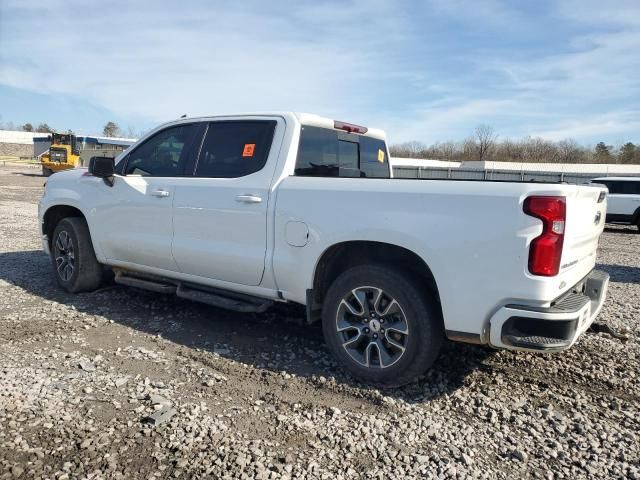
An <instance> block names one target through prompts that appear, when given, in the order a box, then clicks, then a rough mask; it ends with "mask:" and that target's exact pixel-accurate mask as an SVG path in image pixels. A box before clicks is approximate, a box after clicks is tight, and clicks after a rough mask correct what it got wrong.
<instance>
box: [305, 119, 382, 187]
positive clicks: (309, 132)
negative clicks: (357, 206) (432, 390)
mask: <svg viewBox="0 0 640 480" xmlns="http://www.w3.org/2000/svg"><path fill="white" fill-rule="evenodd" d="M295 175H296V176H300V177H343V178H389V177H390V171H389V158H388V154H387V145H386V143H385V142H384V140H380V139H378V138H374V137H370V136H367V135H359V134H355V133H347V132H343V131H340V130H335V129H329V128H322V127H315V126H305V125H303V126H302V129H301V131H300V145H299V147H298V158H297V161H296V168H295Z"/></svg>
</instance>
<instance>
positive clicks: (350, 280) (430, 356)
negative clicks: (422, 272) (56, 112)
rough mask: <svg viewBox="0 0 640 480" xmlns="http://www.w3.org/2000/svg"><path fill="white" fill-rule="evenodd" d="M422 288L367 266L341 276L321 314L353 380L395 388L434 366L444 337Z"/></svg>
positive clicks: (395, 274)
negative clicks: (354, 378)
mask: <svg viewBox="0 0 640 480" xmlns="http://www.w3.org/2000/svg"><path fill="white" fill-rule="evenodd" d="M417 285H419V283H418V282H415V281H413V279H412V278H411V277H409V276H407V275H405V274H403V273H401V272H399V271H396V270H395V269H393V268H391V267H386V266H376V265H364V266H358V267H353V268H351V269H349V270H347V271H345V272H344V273H342V274H341V275H340V276H339V277H338V278H337V279H336V280H335V281H334V282H333V284H332V285H331V287H330V288H329V291H328V292H327V295H326V296H325V300H324V303H323V309H322V328H323V332H324V337H325V340H326V342H327V344H328V345H329V348H330V349H331V351H332V353H333V354H334V356H335V357H336V358H337V359H338V361H339V362H340V363H341V364H342V365H344V366H345V367H346V368H347V369H348V370H349V371H350V372H351V373H352V374H353V375H354V376H356V377H357V378H359V379H361V380H363V381H365V382H367V383H372V384H375V385H379V386H386V387H394V386H400V385H403V384H405V383H408V382H410V381H411V380H413V379H415V378H416V377H418V376H419V375H421V374H423V373H424V372H425V371H426V370H427V369H428V368H429V367H430V366H431V365H432V364H433V362H434V361H435V359H436V357H437V356H438V353H439V351H440V347H441V345H442V340H443V338H444V332H443V327H442V321H441V319H440V316H439V315H438V313H437V309H436V308H435V303H434V301H433V300H432V299H431V298H430V296H429V294H428V292H427V291H424V290H421V289H419V288H418V287H417Z"/></svg>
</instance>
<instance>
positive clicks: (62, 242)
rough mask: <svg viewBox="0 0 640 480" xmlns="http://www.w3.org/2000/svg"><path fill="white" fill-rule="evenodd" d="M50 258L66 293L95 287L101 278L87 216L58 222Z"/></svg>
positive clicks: (85, 290) (52, 240)
mask: <svg viewBox="0 0 640 480" xmlns="http://www.w3.org/2000/svg"><path fill="white" fill-rule="evenodd" d="M51 260H52V262H53V269H54V275H55V277H56V280H57V281H58V284H59V285H60V286H61V287H62V288H64V289H65V290H66V291H67V292H71V293H78V292H87V291H91V290H95V289H96V288H98V286H100V282H101V280H102V265H100V263H98V260H97V259H96V254H95V252H94V251H93V245H92V244H91V236H90V234H89V227H87V222H86V221H85V220H84V218H80V217H69V218H64V219H62V220H61V221H60V223H58V225H57V226H56V228H55V230H54V231H53V236H52V238H51Z"/></svg>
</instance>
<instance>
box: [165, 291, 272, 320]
mask: <svg viewBox="0 0 640 480" xmlns="http://www.w3.org/2000/svg"><path fill="white" fill-rule="evenodd" d="M176 295H178V296H179V297H180V298H186V299H187V300H193V301H194V302H201V303H206V304H208V305H213V306H214V307H219V308H224V309H226V310H233V311H234V312H245V313H249V312H255V313H261V312H264V311H265V310H266V309H268V308H269V307H270V306H271V305H272V304H273V302H272V301H271V300H266V299H263V298H258V297H252V296H250V295H242V294H237V293H231V292H229V293H226V292H223V291H221V290H217V291H216V292H215V293H214V292H207V291H204V290H198V289H195V288H189V287H185V286H184V284H179V285H178V289H177V291H176Z"/></svg>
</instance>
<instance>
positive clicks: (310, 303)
mask: <svg viewBox="0 0 640 480" xmlns="http://www.w3.org/2000/svg"><path fill="white" fill-rule="evenodd" d="M366 264H387V265H392V266H393V267H394V268H396V269H398V270H401V271H405V272H408V273H409V274H410V276H411V277H412V278H413V279H414V280H415V281H417V282H419V283H420V284H421V285H422V286H423V287H424V288H425V289H426V292H425V294H430V296H431V298H433V299H434V300H435V301H436V305H435V306H436V307H437V310H438V311H439V313H440V315H441V318H442V313H443V312H442V305H441V302H440V292H439V289H438V284H437V282H436V279H435V276H434V275H433V272H432V270H431V268H430V267H429V265H427V263H426V262H425V261H424V260H423V259H422V258H421V257H420V256H419V255H418V254H416V253H415V252H413V251H411V250H409V249H407V248H405V247H401V246H399V245H395V244H392V243H386V242H376V241H368V240H353V241H345V242H341V243H337V244H334V245H332V246H330V247H328V248H327V249H326V250H325V251H324V252H323V253H322V255H321V256H320V258H319V259H318V261H317V262H316V265H315V269H314V273H313V283H312V288H311V289H310V290H307V302H306V303H307V321H308V322H309V323H313V322H315V321H318V320H319V319H320V309H321V306H322V301H323V299H324V296H325V294H326V292H327V290H328V289H329V286H330V285H331V283H332V282H333V281H334V280H335V279H336V278H337V277H338V276H339V275H340V274H341V273H342V272H344V271H346V270H347V269H349V268H352V267H355V266H358V265H366Z"/></svg>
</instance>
